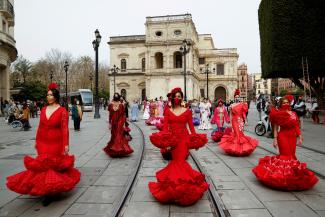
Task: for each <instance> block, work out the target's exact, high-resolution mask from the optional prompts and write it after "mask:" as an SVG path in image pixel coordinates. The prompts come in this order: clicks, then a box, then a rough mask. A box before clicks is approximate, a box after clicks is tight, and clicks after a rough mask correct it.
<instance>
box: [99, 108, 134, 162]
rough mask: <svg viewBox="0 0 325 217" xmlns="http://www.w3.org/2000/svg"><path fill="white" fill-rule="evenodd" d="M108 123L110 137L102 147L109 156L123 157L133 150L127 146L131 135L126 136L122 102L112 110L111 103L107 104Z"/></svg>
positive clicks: (126, 129) (126, 130)
mask: <svg viewBox="0 0 325 217" xmlns="http://www.w3.org/2000/svg"><path fill="white" fill-rule="evenodd" d="M108 111H109V123H110V125H111V139H110V141H109V142H108V143H107V145H106V147H105V148H104V149H103V150H104V151H105V152H106V154H108V155H109V156H110V157H124V156H127V155H129V154H131V153H132V152H133V149H132V148H131V147H130V146H129V141H130V140H131V139H132V137H128V135H127V136H126V135H125V133H128V132H129V131H128V129H129V128H128V127H127V128H125V127H124V126H125V122H126V117H125V109H124V106H123V104H122V103H121V104H119V106H118V108H117V109H116V110H114V108H113V104H112V103H111V104H109V106H108Z"/></svg>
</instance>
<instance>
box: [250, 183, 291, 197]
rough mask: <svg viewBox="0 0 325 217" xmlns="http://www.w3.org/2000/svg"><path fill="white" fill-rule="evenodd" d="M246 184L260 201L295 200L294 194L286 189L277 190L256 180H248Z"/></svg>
mask: <svg viewBox="0 0 325 217" xmlns="http://www.w3.org/2000/svg"><path fill="white" fill-rule="evenodd" d="M246 185H248V187H249V188H250V190H251V191H252V192H254V194H255V195H256V196H257V197H258V199H259V200H261V201H281V200H297V197H295V195H294V194H292V193H291V192H286V191H279V190H274V189H271V188H268V187H266V186H264V185H262V184H261V183H260V182H259V181H258V180H255V181H248V182H246Z"/></svg>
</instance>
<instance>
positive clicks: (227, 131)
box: [211, 127, 231, 142]
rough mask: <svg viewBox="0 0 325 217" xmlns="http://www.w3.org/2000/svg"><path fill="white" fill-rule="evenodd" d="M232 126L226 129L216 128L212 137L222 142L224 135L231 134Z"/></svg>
mask: <svg viewBox="0 0 325 217" xmlns="http://www.w3.org/2000/svg"><path fill="white" fill-rule="evenodd" d="M230 134H231V128H230V127H226V128H225V129H224V130H216V131H214V132H213V133H212V134H211V139H212V140H213V141H215V142H220V141H221V138H222V136H223V135H230Z"/></svg>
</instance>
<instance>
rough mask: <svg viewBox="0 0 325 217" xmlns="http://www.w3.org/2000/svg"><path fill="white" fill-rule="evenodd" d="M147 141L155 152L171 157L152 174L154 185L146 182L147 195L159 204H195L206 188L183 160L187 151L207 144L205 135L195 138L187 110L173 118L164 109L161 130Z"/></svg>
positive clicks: (169, 112)
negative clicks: (161, 151)
mask: <svg viewBox="0 0 325 217" xmlns="http://www.w3.org/2000/svg"><path fill="white" fill-rule="evenodd" d="M187 124H188V125H189V127H190V131H191V134H189V132H188V129H187V127H186V125H187ZM150 141H151V142H152V144H153V145H155V146H156V147H158V148H161V149H162V148H167V149H170V150H171V154H172V160H171V161H169V163H168V165H167V166H166V167H165V168H163V169H161V170H159V171H158V172H157V173H156V178H157V182H149V190H150V192H151V194H152V195H153V196H154V197H155V198H156V199H157V200H158V201H159V202H161V203H175V204H179V205H183V206H187V205H191V204H194V203H195V202H197V201H198V200H199V199H200V198H201V197H202V196H203V194H204V192H205V191H206V190H207V189H208V188H209V184H208V183H207V182H206V181H205V175H204V174H202V173H200V172H198V171H196V170H193V169H192V167H191V166H190V164H189V163H187V161H186V158H187V156H188V154H189V149H198V148H200V147H203V146H204V145H205V144H206V143H207V141H208V140H207V137H206V134H196V132H195V129H194V126H193V120H192V113H191V112H190V110H188V109H187V110H186V111H185V112H184V113H182V114H180V115H175V114H174V113H173V112H171V111H170V109H166V110H165V118H164V130H163V131H161V132H157V133H153V134H152V135H151V136H150Z"/></svg>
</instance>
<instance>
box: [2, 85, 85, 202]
mask: <svg viewBox="0 0 325 217" xmlns="http://www.w3.org/2000/svg"><path fill="white" fill-rule="evenodd" d="M59 99H60V93H59V91H58V90H57V85H56V84H54V83H52V84H50V85H49V88H48V92H47V102H48V106H46V107H44V108H43V109H42V110H41V115H40V123H39V126H38V129H37V134H36V145H35V147H36V151H37V157H36V158H32V157H30V156H25V158H24V164H25V167H26V169H27V170H26V171H23V172H20V173H18V174H15V175H12V176H9V177H7V187H8V188H9V189H10V190H12V191H15V192H17V193H19V194H29V195H33V196H45V197H44V199H43V201H42V203H43V205H44V206H47V205H49V204H50V203H51V201H52V200H53V196H55V195H56V194H58V193H61V192H66V191H70V190H71V189H73V188H74V187H75V185H76V184H77V183H78V182H79V181H80V172H79V171H78V170H77V169H75V168H74V167H73V166H74V156H73V155H69V154H68V150H69V128H68V123H69V114H68V112H67V111H66V109H65V108H64V107H61V106H60V105H59V104H58V102H59Z"/></svg>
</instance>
